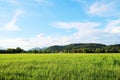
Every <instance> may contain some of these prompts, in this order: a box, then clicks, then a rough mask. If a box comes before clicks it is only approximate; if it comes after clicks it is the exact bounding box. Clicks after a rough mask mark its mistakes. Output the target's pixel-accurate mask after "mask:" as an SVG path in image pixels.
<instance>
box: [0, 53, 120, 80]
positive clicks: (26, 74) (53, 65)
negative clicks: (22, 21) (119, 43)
mask: <svg viewBox="0 0 120 80" xmlns="http://www.w3.org/2000/svg"><path fill="white" fill-rule="evenodd" d="M0 80H120V54H0Z"/></svg>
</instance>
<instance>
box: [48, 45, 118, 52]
mask: <svg viewBox="0 0 120 80" xmlns="http://www.w3.org/2000/svg"><path fill="white" fill-rule="evenodd" d="M112 50H113V51H112ZM46 51H48V52H57V53H58V52H71V53H72V52H73V53H77V52H78V53H80V52H82V53H83V52H87V51H88V52H91V53H92V52H107V51H108V52H118V51H120V44H114V45H105V44H100V43H78V44H77V43H75V44H69V45H64V46H60V45H54V46H50V47H48V48H46Z"/></svg>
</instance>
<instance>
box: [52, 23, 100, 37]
mask: <svg viewBox="0 0 120 80" xmlns="http://www.w3.org/2000/svg"><path fill="white" fill-rule="evenodd" d="M100 25H101V24H100V23H97V22H57V23H53V24H52V26H55V27H57V28H64V29H76V30H77V32H76V33H74V35H76V36H79V37H82V36H85V35H88V34H91V33H94V32H96V31H98V30H99V29H98V28H97V27H99V26H100Z"/></svg>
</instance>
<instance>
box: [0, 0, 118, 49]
mask: <svg viewBox="0 0 120 80" xmlns="http://www.w3.org/2000/svg"><path fill="white" fill-rule="evenodd" d="M119 3H120V1H119V0H114V1H111V0H89V1H88V0H64V1H62V0H29V1H27V0H26V1H24V0H0V36H1V38H0V47H3V48H16V47H20V48H22V49H25V50H26V49H31V48H35V47H40V48H42V47H48V46H52V45H68V44H74V43H100V44H105V45H111V44H120V17H119V16H120V5H119Z"/></svg>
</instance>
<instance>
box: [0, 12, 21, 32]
mask: <svg viewBox="0 0 120 80" xmlns="http://www.w3.org/2000/svg"><path fill="white" fill-rule="evenodd" d="M22 13H23V10H16V11H15V14H14V16H13V18H12V20H11V21H9V22H8V23H6V24H5V25H4V26H3V27H0V31H19V30H21V29H20V28H19V26H17V25H16V22H17V20H18V16H20V15H21V14H22Z"/></svg>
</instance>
